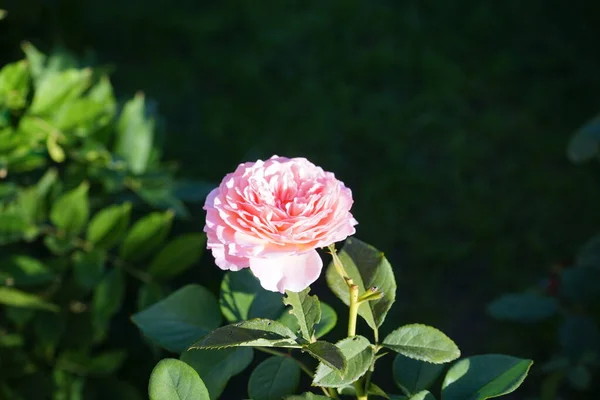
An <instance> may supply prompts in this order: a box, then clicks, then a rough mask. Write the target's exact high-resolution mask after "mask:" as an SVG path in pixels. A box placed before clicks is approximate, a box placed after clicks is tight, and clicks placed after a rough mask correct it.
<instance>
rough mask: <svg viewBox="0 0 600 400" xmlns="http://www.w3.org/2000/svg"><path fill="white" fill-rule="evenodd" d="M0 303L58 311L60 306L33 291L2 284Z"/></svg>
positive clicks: (0, 287)
mask: <svg viewBox="0 0 600 400" xmlns="http://www.w3.org/2000/svg"><path fill="white" fill-rule="evenodd" d="M0 304H5V305H7V306H13V307H20V308H29V309H36V310H47V311H55V312H56V311H58V310H59V308H58V307H57V306H56V305H54V304H52V303H49V302H47V301H46V300H44V299H43V298H41V297H39V296H36V295H34V294H31V293H26V292H22V291H20V290H17V289H13V288H10V287H3V286H0Z"/></svg>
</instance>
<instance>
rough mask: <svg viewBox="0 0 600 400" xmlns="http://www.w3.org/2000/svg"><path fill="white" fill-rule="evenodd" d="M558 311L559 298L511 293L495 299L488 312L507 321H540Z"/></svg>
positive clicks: (530, 293) (528, 293)
mask: <svg viewBox="0 0 600 400" xmlns="http://www.w3.org/2000/svg"><path fill="white" fill-rule="evenodd" d="M557 311H558V300H557V299H556V298H554V297H547V296H542V295H539V294H537V293H532V292H525V293H510V294H505V295H503V296H501V297H499V298H498V299H496V300H494V301H493V302H492V303H490V304H489V305H488V308H487V312H488V314H490V315H491V316H492V317H494V318H496V319H501V320H507V321H517V322H539V321H542V320H544V319H546V318H549V317H551V316H552V315H554V314H555V313H556V312H557Z"/></svg>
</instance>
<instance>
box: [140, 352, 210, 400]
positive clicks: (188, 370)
mask: <svg viewBox="0 0 600 400" xmlns="http://www.w3.org/2000/svg"><path fill="white" fill-rule="evenodd" d="M148 394H149V397H150V400H170V399H173V400H175V399H177V400H210V397H209V395H208V390H207V389H206V386H205V385H204V382H202V379H200V376H198V373H197V372H196V371H194V369H193V368H192V367H190V366H189V365H187V364H186V363H184V362H183V361H179V360H176V359H173V358H167V359H164V360H162V361H160V362H159V363H158V364H157V365H156V367H154V369H153V370H152V374H151V375H150V384H149V385H148Z"/></svg>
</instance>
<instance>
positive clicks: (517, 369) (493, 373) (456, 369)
mask: <svg viewBox="0 0 600 400" xmlns="http://www.w3.org/2000/svg"><path fill="white" fill-rule="evenodd" d="M532 364H533V361H531V360H524V359H520V358H516V357H511V356H506V355H501V354H486V355H480V356H474V357H469V358H465V359H463V360H460V361H457V362H456V363H455V364H454V365H452V367H451V368H450V369H449V370H448V373H447V374H446V377H445V378H444V383H443V384H442V400H465V399H470V400H471V399H472V400H484V399H490V398H493V397H499V396H503V395H505V394H508V393H512V392H514V391H515V390H516V389H517V388H518V387H519V386H520V385H521V383H523V381H524V380H525V377H526V376H527V372H528V371H529V368H530V367H531V365H532Z"/></svg>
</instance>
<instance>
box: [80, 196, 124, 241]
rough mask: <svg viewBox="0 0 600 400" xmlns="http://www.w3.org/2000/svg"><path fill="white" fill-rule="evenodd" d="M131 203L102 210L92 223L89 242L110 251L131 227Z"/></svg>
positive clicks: (89, 228)
mask: <svg viewBox="0 0 600 400" xmlns="http://www.w3.org/2000/svg"><path fill="white" fill-rule="evenodd" d="M130 214H131V203H123V204H119V205H115V206H110V207H107V208H105V209H103V210H100V211H99V212H98V213H97V214H96V215H94V218H92V220H91V221H90V224H89V225H88V228H87V236H86V237H87V240H88V241H89V242H90V243H92V244H93V245H94V246H96V247H100V248H103V249H110V248H112V247H113V246H116V245H117V244H118V243H119V242H120V241H121V240H122V239H123V237H124V236H125V233H126V232H127V227H128V226H129V217H130Z"/></svg>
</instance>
